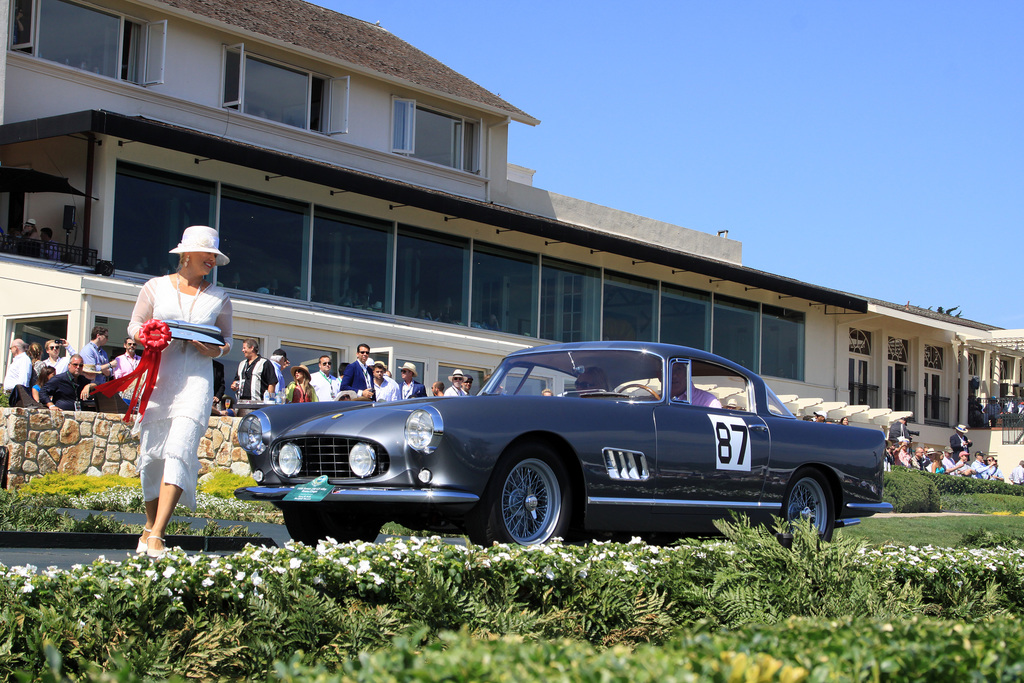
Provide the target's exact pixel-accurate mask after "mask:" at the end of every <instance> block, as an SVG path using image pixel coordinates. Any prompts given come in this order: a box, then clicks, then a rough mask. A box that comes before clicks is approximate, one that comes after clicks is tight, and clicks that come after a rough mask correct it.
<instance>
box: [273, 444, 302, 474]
mask: <svg viewBox="0 0 1024 683" xmlns="http://www.w3.org/2000/svg"><path fill="white" fill-rule="evenodd" d="M277 469H279V470H280V471H281V474H283V475H284V476H286V477H294V476H295V475H296V474H298V473H299V470H301V469H302V451H300V450H299V447H298V446H296V445H295V444H293V443H286V444H284V445H283V446H281V448H280V449H279V450H278V452H277Z"/></svg>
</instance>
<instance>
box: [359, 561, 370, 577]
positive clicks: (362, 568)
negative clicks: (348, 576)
mask: <svg viewBox="0 0 1024 683" xmlns="http://www.w3.org/2000/svg"><path fill="white" fill-rule="evenodd" d="M368 571H370V563H369V561H367V560H359V567H358V569H356V574H365V573H366V572H368Z"/></svg>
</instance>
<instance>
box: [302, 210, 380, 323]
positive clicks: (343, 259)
mask: <svg viewBox="0 0 1024 683" xmlns="http://www.w3.org/2000/svg"><path fill="white" fill-rule="evenodd" d="M393 242H394V238H393V230H392V229H391V225H390V224H388V223H383V222H378V221H372V220H370V219H366V218H361V217H358V216H353V215H350V214H343V213H337V212H329V211H327V210H321V209H317V213H316V220H315V222H314V225H313V268H312V280H313V285H312V287H313V291H312V297H311V298H312V300H313V301H318V302H321V303H326V304H334V305H337V306H351V307H353V308H362V309H366V310H373V311H382V312H384V313H390V312H391V253H392V244H393Z"/></svg>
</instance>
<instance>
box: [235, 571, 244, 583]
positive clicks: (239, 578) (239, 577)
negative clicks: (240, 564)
mask: <svg viewBox="0 0 1024 683" xmlns="http://www.w3.org/2000/svg"><path fill="white" fill-rule="evenodd" d="M235 581H245V572H238V573H237V574H235Z"/></svg>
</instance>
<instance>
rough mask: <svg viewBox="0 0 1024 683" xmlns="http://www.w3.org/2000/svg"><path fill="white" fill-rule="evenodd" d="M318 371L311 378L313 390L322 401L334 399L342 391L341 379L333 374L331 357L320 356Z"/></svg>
mask: <svg viewBox="0 0 1024 683" xmlns="http://www.w3.org/2000/svg"><path fill="white" fill-rule="evenodd" d="M317 368H318V369H317V371H316V372H314V373H313V375H312V376H311V377H310V378H309V383H310V384H312V385H313V390H314V391H316V395H317V397H318V398H320V400H321V401H333V400H334V399H336V398H338V392H339V391H341V380H340V379H339V378H337V377H335V376H334V375H332V374H331V357H330V356H326V355H324V356H320V361H319V363H318V365H317Z"/></svg>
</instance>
